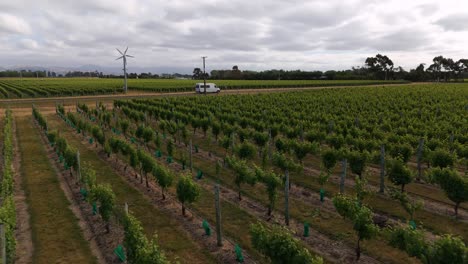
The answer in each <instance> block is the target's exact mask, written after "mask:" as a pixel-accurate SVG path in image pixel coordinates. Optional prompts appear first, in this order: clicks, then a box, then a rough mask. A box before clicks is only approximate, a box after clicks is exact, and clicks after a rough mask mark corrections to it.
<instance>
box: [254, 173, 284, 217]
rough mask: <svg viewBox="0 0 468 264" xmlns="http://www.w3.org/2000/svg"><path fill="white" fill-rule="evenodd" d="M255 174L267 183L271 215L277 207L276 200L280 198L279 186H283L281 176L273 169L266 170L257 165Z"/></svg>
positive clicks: (269, 213)
mask: <svg viewBox="0 0 468 264" xmlns="http://www.w3.org/2000/svg"><path fill="white" fill-rule="evenodd" d="M255 176H256V178H257V179H258V180H259V181H260V182H261V183H263V184H265V187H266V190H267V193H268V201H269V203H268V213H267V215H268V216H270V215H271V212H272V210H274V208H275V202H276V199H277V198H278V188H279V187H280V186H281V183H282V182H281V177H280V176H279V175H276V174H275V173H274V172H273V171H264V170H262V169H260V168H259V167H257V166H255Z"/></svg>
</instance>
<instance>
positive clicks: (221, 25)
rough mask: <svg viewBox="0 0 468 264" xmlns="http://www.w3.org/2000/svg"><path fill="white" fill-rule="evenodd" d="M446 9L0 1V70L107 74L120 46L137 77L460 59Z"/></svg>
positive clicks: (317, 2) (150, 0)
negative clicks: (447, 56) (379, 55)
mask: <svg viewBox="0 0 468 264" xmlns="http://www.w3.org/2000/svg"><path fill="white" fill-rule="evenodd" d="M446 1H447V3H446V4H444V8H443V9H442V8H441V7H439V4H438V2H437V1H436V0H427V1H425V3H424V5H421V4H418V3H413V2H412V1H404V0H395V1H387V2H381V1H376V0H348V1H338V0H329V1H323V0H308V1H303V0H282V1H280V0H258V1H252V0H237V1H228V0H198V1H196V2H194V1H186V0H171V1H154V0H138V1H137V0H80V1H76V0H47V1H46V0H36V1H32V0H15V1H2V2H1V3H0V21H1V22H3V21H7V22H6V23H0V40H1V42H0V47H1V48H0V56H1V57H2V65H0V66H6V65H15V64H18V63H27V64H30V63H37V62H42V64H44V65H47V64H52V63H53V64H61V65H70V64H71V65H74V64H80V63H83V64H102V65H108V64H109V65H111V66H113V65H114V63H115V61H114V57H115V55H116V54H115V47H124V46H126V45H128V46H130V50H131V51H132V54H134V55H135V56H137V58H135V60H133V61H132V63H131V65H129V66H130V67H133V68H135V69H137V68H138V67H146V66H147V67H150V66H151V67H152V66H155V67H172V68H177V67H188V68H193V67H192V66H194V65H197V66H199V64H200V59H199V57H200V56H201V55H208V56H209V58H210V59H209V61H210V66H209V67H220V68H230V67H232V65H234V64H238V65H239V66H241V67H242V68H243V69H247V67H252V69H265V68H270V67H285V68H291V69H297V68H298V67H305V69H316V68H313V67H319V68H320V69H327V68H328V67H337V65H338V68H348V67H350V66H352V65H355V64H356V61H360V58H362V57H366V55H367V54H369V55H373V54H375V52H386V51H389V52H393V53H394V54H401V56H400V58H402V60H404V59H406V60H410V58H412V55H411V54H412V52H414V51H418V52H419V51H424V52H427V54H430V55H427V56H428V57H429V56H432V54H431V53H430V52H432V51H434V50H437V51H444V50H445V51H450V50H456V52H458V53H463V51H464V50H465V48H464V47H465V46H466V45H467V44H468V38H467V37H465V36H462V35H461V34H457V33H456V32H454V31H457V30H465V29H466V28H465V26H464V25H467V24H468V21H467V20H466V19H465V18H464V17H461V15H460V16H455V15H449V14H451V13H452V14H458V13H457V10H461V9H462V8H463V7H466V5H463V4H462V5H460V4H459V5H455V4H453V3H451V2H453V1H458V0H446ZM421 2H422V1H421ZM5 17H6V18H5ZM466 17H468V16H466ZM15 21H16V22H15ZM431 21H432V22H431ZM434 21H435V22H434ZM431 23H432V24H431ZM444 30H445V31H444ZM442 40H451V41H450V43H448V41H445V42H444V41H442ZM454 43H456V44H454ZM43 49H44V50H45V51H42V50H43ZM38 50H41V52H38ZM442 53H443V52H442ZM453 53H455V52H453ZM25 54H27V56H24V55H25ZM312 57H313V58H314V61H312V60H311V59H310V58H312ZM421 57H422V56H419V57H418V60H420V59H419V58H421ZM454 57H456V56H455V55H454ZM460 57H461V55H460ZM413 58H414V57H413ZM392 59H393V60H394V61H395V62H396V63H398V58H392ZM430 59H432V58H430ZM28 61H30V63H28ZM418 62H419V61H418ZM403 63H406V62H405V61H402V62H401V64H403ZM399 64H400V63H399ZM412 64H415V63H414V62H412Z"/></svg>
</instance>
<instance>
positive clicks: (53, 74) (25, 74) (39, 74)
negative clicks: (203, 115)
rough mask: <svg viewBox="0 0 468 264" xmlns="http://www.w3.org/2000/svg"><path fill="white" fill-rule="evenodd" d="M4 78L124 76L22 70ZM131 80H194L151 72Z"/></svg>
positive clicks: (0, 74)
mask: <svg viewBox="0 0 468 264" xmlns="http://www.w3.org/2000/svg"><path fill="white" fill-rule="evenodd" d="M2 77H23V78H45V77H51V78H54V77H58V78H60V77H67V78H73V77H88V78H123V77H124V76H123V74H117V75H116V74H104V73H102V72H98V71H69V72H67V73H64V74H63V73H56V72H53V71H31V70H21V71H12V70H7V71H0V78H2ZM127 77H128V78H130V79H174V78H187V79H190V78H192V75H190V74H180V73H173V74H168V73H163V74H161V75H159V74H152V73H151V72H143V73H129V74H128V75H127Z"/></svg>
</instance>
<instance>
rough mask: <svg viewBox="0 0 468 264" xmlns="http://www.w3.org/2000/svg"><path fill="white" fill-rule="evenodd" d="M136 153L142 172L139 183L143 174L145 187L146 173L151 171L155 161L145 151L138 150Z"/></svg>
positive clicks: (147, 184)
mask: <svg viewBox="0 0 468 264" xmlns="http://www.w3.org/2000/svg"><path fill="white" fill-rule="evenodd" d="M137 155H138V161H139V162H140V168H141V172H142V178H141V183H143V176H144V177H145V180H146V187H149V183H148V173H150V172H152V171H153V168H154V166H155V162H154V160H153V158H152V157H151V156H150V155H148V154H147V153H146V152H145V151H142V150H138V152H137Z"/></svg>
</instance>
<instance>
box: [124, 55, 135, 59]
mask: <svg viewBox="0 0 468 264" xmlns="http://www.w3.org/2000/svg"><path fill="white" fill-rule="evenodd" d="M125 56H126V57H130V58H135V57H133V56H132V55H125Z"/></svg>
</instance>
